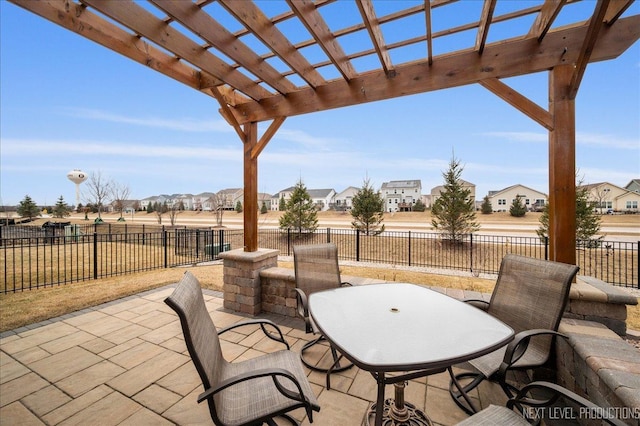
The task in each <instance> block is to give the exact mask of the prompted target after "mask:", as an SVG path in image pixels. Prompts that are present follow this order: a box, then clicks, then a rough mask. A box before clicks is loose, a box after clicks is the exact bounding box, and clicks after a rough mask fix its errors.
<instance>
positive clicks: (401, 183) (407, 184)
mask: <svg viewBox="0 0 640 426" xmlns="http://www.w3.org/2000/svg"><path fill="white" fill-rule="evenodd" d="M418 186H419V187H422V182H421V181H420V179H416V180H392V181H389V182H383V183H382V188H383V189H384V188H415V187H418Z"/></svg>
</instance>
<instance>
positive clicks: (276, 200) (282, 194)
mask: <svg viewBox="0 0 640 426" xmlns="http://www.w3.org/2000/svg"><path fill="white" fill-rule="evenodd" d="M294 189H295V187H293V186H290V187H289V188H287V189H283V190H282V191H278V192H277V193H275V194H273V197H272V198H271V210H273V211H278V210H280V200H281V199H283V198H284V200H285V201H287V200H288V199H289V198H291V194H292V193H293V190H294Z"/></svg>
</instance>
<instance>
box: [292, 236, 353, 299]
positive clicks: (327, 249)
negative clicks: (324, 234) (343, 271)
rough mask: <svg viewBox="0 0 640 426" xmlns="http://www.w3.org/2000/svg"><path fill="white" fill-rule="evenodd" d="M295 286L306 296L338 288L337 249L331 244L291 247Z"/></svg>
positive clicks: (339, 282)
mask: <svg viewBox="0 0 640 426" xmlns="http://www.w3.org/2000/svg"><path fill="white" fill-rule="evenodd" d="M293 263H294V266H295V273H296V286H297V287H298V288H299V289H301V290H302V291H303V292H304V293H305V294H306V295H307V296H309V295H310V294H311V293H314V292H316V291H321V290H327V289H331V288H338V287H340V284H341V281H340V268H339V266H338V247H336V245H335V244H333V243H326V244H310V245H298V246H293Z"/></svg>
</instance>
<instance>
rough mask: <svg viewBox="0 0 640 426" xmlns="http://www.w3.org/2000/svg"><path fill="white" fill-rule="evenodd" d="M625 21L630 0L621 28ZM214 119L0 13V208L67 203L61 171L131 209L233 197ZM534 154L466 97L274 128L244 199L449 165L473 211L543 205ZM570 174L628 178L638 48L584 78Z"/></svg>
mask: <svg viewBox="0 0 640 426" xmlns="http://www.w3.org/2000/svg"><path fill="white" fill-rule="evenodd" d="M469 1H472V0H469ZM583 3H586V4H587V5H588V6H589V8H590V9H591V10H593V6H592V5H593V3H592V2H591V1H590V0H587V1H586V2H583ZM338 4H339V3H338ZM377 4H380V5H381V6H383V5H384V4H385V2H383V1H381V0H377V1H376V2H374V5H377ZM589 4H590V5H589ZM639 11H640V5H638V2H636V3H635V4H634V5H632V7H631V8H630V9H629V10H628V11H627V12H626V13H625V16H626V15H629V14H637V13H639ZM387 41H389V40H387ZM547 81H548V73H546V72H545V73H539V74H535V75H531V76H527V77H519V78H514V79H507V80H505V82H506V83H507V84H509V85H511V86H512V87H513V88H515V89H516V90H518V91H520V92H521V93H523V94H525V95H526V96H528V97H529V98H530V99H531V100H533V101H535V102H536V103H538V104H539V105H541V106H543V107H544V108H545V109H546V108H547V105H548V88H547V87H548V85H547ZM218 109H219V105H218V104H217V102H216V101H215V99H213V98H211V97H209V96H206V95H203V94H201V93H199V92H197V91H195V90H193V89H191V88H189V87H187V86H185V85H183V84H181V83H178V82H177V81H174V80H172V79H170V78H168V77H166V76H164V75H163V74H160V73H157V72H155V71H153V70H151V69H149V68H147V67H145V66H143V65H140V64H138V63H135V62H133V61H132V60H130V59H127V58H125V57H123V56H121V55H119V54H117V53H115V52H113V51H111V50H109V49H106V48H104V47H102V46H100V45H97V44H95V43H93V42H91V41H89V40H86V39H84V38H83V37H81V36H79V35H77V34H75V33H72V32H70V31H68V30H65V29H63V28H62V27H59V26H57V25H55V24H53V23H51V22H49V21H46V20H45V19H43V18H40V17H38V16H36V15H33V14H32V13H30V12H27V11H25V10H23V9H21V8H19V7H17V6H15V5H13V4H11V3H8V2H7V1H6V0H0V205H16V204H18V203H19V202H20V201H21V200H23V199H24V197H25V196H26V195H29V196H30V197H31V198H32V199H33V200H34V201H35V202H36V203H37V204H39V205H53V204H55V203H56V200H57V199H58V198H59V197H60V196H62V197H63V198H64V200H65V201H66V202H67V203H68V204H74V203H75V199H76V195H75V194H76V192H75V185H74V184H73V183H72V182H70V181H69V180H68V179H67V177H66V175H67V173H68V172H69V171H71V170H73V169H80V170H82V171H84V172H85V173H87V174H90V173H100V174H101V175H102V176H103V177H105V178H108V179H110V180H112V181H114V182H117V183H118V184H120V185H127V186H129V188H130V191H131V192H130V198H132V199H143V198H146V197H149V196H153V195H159V194H183V193H189V194H198V193H201V192H205V191H208V192H217V191H219V190H221V189H227V188H241V187H242V186H243V180H242V179H243V164H242V146H241V142H240V140H239V138H238V136H237V134H236V133H235V132H234V131H233V129H232V128H231V126H229V125H228V124H227V123H226V122H225V121H224V120H223V119H222V117H221V116H220V114H219V113H218ZM265 129H266V125H264V124H263V125H260V126H259V132H262V131H264V130H265ZM547 145H548V134H547V132H546V130H545V129H544V128H543V127H541V126H540V125H538V124H537V123H535V122H533V121H532V120H531V119H530V118H528V117H526V116H525V115H523V114H522V113H520V112H519V111H517V110H515V109H514V108H512V107H511V106H510V105H508V104H506V103H505V102H504V101H502V100H501V99H499V98H498V97H496V96H495V95H493V94H492V93H491V92H489V91H488V90H486V89H484V88H482V87H480V86H479V85H473V86H465V87H460V88H454V89H448V90H444V91H438V92H430V93H425V94H420V95H413V96H406V97H402V98H397V99H393V100H389V101H382V102H375V103H369V104H364V105H358V106H354V107H348V108H341V109H334V110H329V111H325V112H320V113H313V114H307V115H302V116H295V117H290V118H288V119H287V120H286V121H285V122H284V124H283V125H282V127H281V128H280V130H279V131H278V132H277V133H276V135H275V136H274V138H273V139H272V140H271V142H270V143H269V144H268V145H267V147H266V148H265V150H264V151H263V152H262V154H261V155H260V157H259V163H258V191H259V192H262V193H269V194H275V193H277V192H278V191H280V190H283V189H286V188H288V187H291V186H293V185H295V184H296V182H298V181H299V180H302V182H303V183H304V184H305V186H306V187H307V188H308V189H334V190H335V191H336V192H338V193H339V192H341V191H342V190H344V189H346V188H347V187H349V186H355V187H361V186H362V185H363V183H364V180H365V179H369V181H370V183H371V184H372V185H373V186H374V187H375V188H377V189H379V188H380V186H381V185H382V184H383V183H384V182H389V181H392V180H416V179H419V180H421V182H422V192H423V194H424V193H429V192H430V190H431V188H433V187H435V186H438V185H441V184H442V183H443V177H442V173H443V172H444V171H446V169H447V167H448V164H449V162H450V160H451V159H452V157H455V158H456V159H458V160H459V161H460V163H461V164H462V166H463V167H464V169H463V172H462V178H463V179H464V180H466V181H469V182H472V183H474V184H475V185H476V196H477V198H478V199H479V198H481V197H484V195H486V194H487V193H488V191H493V190H500V189H503V188H506V187H508V186H511V185H515V184H522V185H525V186H528V187H530V188H532V189H535V190H538V191H541V192H544V193H548V171H547V170H548V169H547V167H548V149H547V148H548V147H547ZM576 166H577V169H578V171H577V174H578V176H579V178H580V179H581V180H582V181H583V182H584V183H585V184H587V183H596V182H603V181H606V182H609V183H612V184H614V185H618V186H622V187H624V186H625V185H626V184H627V183H628V182H629V181H630V180H631V179H635V178H640V43H637V42H636V43H635V44H634V45H633V46H632V47H631V48H630V49H628V50H627V51H626V52H625V53H624V54H623V55H622V56H620V57H618V58H617V59H614V60H611V61H605V62H598V63H592V64H589V66H588V67H587V70H586V72H585V75H584V77H583V80H582V84H581V87H580V91H579V92H578V96H577V99H576ZM83 185H86V184H83ZM83 185H81V189H82V188H84V186H83ZM85 191H86V190H85ZM85 191H82V194H83V195H82V197H81V200H80V202H82V203H86V201H87V200H88V199H87V197H86V192H85Z"/></svg>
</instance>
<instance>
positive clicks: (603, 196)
mask: <svg viewBox="0 0 640 426" xmlns="http://www.w3.org/2000/svg"><path fill="white" fill-rule="evenodd" d="M590 198H592V199H593V200H594V201H595V205H596V206H597V207H598V209H599V210H600V214H603V213H605V212H606V211H607V210H605V208H606V207H607V202H608V201H610V200H611V190H610V189H609V188H606V187H604V185H601V186H598V187H595V188H594V189H593V190H592V191H591V197H590Z"/></svg>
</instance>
